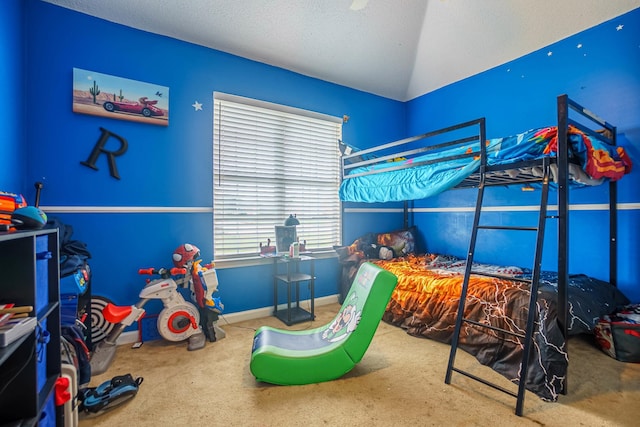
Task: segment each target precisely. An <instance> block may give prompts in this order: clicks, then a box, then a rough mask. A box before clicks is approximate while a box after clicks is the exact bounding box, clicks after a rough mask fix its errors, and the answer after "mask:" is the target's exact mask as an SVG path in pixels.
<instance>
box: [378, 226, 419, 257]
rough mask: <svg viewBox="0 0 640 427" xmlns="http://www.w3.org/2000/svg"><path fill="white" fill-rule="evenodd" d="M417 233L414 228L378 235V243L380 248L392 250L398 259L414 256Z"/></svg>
mask: <svg viewBox="0 0 640 427" xmlns="http://www.w3.org/2000/svg"><path fill="white" fill-rule="evenodd" d="M416 231H417V230H416V227H415V226H413V227H410V228H407V229H406V230H396V231H392V232H390V233H380V234H378V238H377V243H378V245H380V246H386V247H389V248H391V249H392V250H393V252H394V254H395V256H397V257H400V256H405V255H408V254H412V253H414V252H415V250H416V239H415V233H416Z"/></svg>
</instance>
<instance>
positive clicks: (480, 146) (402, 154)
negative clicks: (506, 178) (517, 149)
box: [342, 118, 486, 179]
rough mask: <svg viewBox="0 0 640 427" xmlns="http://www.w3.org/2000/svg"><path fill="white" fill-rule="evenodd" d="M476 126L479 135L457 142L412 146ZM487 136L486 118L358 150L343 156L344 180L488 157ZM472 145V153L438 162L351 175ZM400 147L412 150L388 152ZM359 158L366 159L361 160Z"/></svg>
mask: <svg viewBox="0 0 640 427" xmlns="http://www.w3.org/2000/svg"><path fill="white" fill-rule="evenodd" d="M473 127H478V130H477V132H475V133H473V134H471V135H468V136H464V137H457V138H455V137H454V139H451V140H448V141H445V142H439V143H434V144H425V145H424V146H421V147H418V148H413V147H410V146H409V145H408V144H412V143H414V142H416V141H420V140H430V139H431V140H432V141H433V139H434V138H436V137H439V136H445V137H446V135H447V134H452V133H453V132H456V131H464V130H465V129H472V128H473ZM485 135H486V132H485V119H484V118H479V119H475V120H470V121H468V122H465V123H460V124H458V125H454V126H449V127H445V128H442V129H438V130H434V131H431V132H427V133H424V134H422V135H418V136H414V137H410V138H405V139H401V140H399V141H394V142H390V143H387V144H383V145H380V146H376V147H372V148H368V149H364V150H358V151H355V152H353V153H351V154H349V155H344V156H342V178H343V179H350V178H355V177H358V176H366V175H374V174H380V173H384V172H390V171H396V170H400V169H407V168H415V167H416V166H424V165H428V164H433V163H440V162H444V161H451V160H457V159H462V158H469V157H475V156H479V157H485V158H486V149H485V144H484V143H481V142H483V141H485V140H486V138H485ZM468 143H473V145H472V147H473V148H472V150H471V151H469V152H467V153H464V154H457V155H449V156H442V157H440V158H438V159H432V160H424V161H420V162H412V163H409V164H400V162H397V163H399V164H397V165H389V166H387V167H384V168H380V169H372V170H367V171H363V172H351V173H347V171H349V170H354V169H356V168H360V167H365V166H372V165H380V164H386V163H388V162H389V161H393V160H395V159H398V158H413V157H415V156H416V155H419V154H423V153H427V152H437V151H441V150H445V149H448V148H452V147H456V146H462V145H463V144H468ZM396 147H409V148H408V149H405V150H401V151H394V152H391V153H389V152H388V151H387V150H389V149H391V148H396ZM380 153H382V154H380ZM483 153H484V154H483ZM363 156H373V157H372V158H365V159H362V158H363ZM359 158H360V159H362V160H357V159H359Z"/></svg>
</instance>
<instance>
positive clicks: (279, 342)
mask: <svg viewBox="0 0 640 427" xmlns="http://www.w3.org/2000/svg"><path fill="white" fill-rule="evenodd" d="M397 280H398V279H397V278H396V276H395V275H393V274H392V273H390V272H388V271H387V270H384V269H382V268H380V267H378V266H377V265H374V264H371V263H368V262H367V263H364V264H362V265H361V266H360V269H359V270H358V273H357V274H356V277H355V279H354V281H353V284H352V285H351V290H350V291H349V293H348V294H347V297H346V298H345V301H344V304H342V307H341V308H340V312H339V313H338V315H337V316H336V317H335V318H334V319H333V321H332V322H330V323H329V324H327V325H324V326H321V327H319V328H315V329H310V330H307V331H288V330H283V329H276V328H271V327H269V326H262V327H260V328H259V329H258V330H257V331H256V333H255V334H254V337H253V348H252V350H251V363H250V369H251V373H252V374H253V375H254V376H255V377H256V379H257V380H258V381H262V382H267V383H271V384H280V385H294V384H312V383H319V382H323V381H331V380H334V379H336V378H339V377H341V376H342V375H344V374H346V373H347V372H349V371H350V370H351V369H353V367H354V366H355V365H356V363H358V362H360V360H361V359H362V357H363V356H364V353H365V352H366V351H367V348H368V347H369V344H370V343H371V340H372V339H373V334H374V333H375V331H376V329H377V327H378V324H379V323H380V320H381V319H382V315H383V314H384V310H385V308H386V306H387V304H388V303H389V299H390V298H391V293H392V292H393V290H394V289H395V286H396V282H397Z"/></svg>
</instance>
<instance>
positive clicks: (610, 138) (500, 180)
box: [342, 94, 617, 416]
mask: <svg viewBox="0 0 640 427" xmlns="http://www.w3.org/2000/svg"><path fill="white" fill-rule="evenodd" d="M572 113H576V114H577V118H579V119H581V121H578V120H576V119H574V118H573V117H575V115H574V114H572ZM585 122H587V123H589V124H590V125H591V127H593V125H596V126H598V127H601V129H599V130H597V131H596V130H593V129H591V127H589V126H586V125H585V124H584V123H585ZM570 125H571V126H574V127H575V128H577V129H579V130H580V131H582V132H584V133H585V134H587V135H589V136H591V137H594V138H598V139H600V140H602V141H604V142H606V143H608V144H611V145H613V146H615V145H616V127H615V126H613V125H611V124H609V123H607V122H606V121H605V120H603V119H601V118H600V117H598V116H597V115H595V114H594V113H592V112H591V111H590V110H588V109H586V108H584V107H582V106H581V105H580V104H578V103H576V102H575V101H573V100H571V99H570V98H569V97H568V95H566V94H565V95H560V96H558V97H557V127H558V142H557V156H556V157H546V158H543V159H536V160H527V161H520V162H515V163H510V164H503V165H490V164H488V162H487V153H486V147H485V144H484V143H480V142H482V141H486V130H485V119H484V118H481V119H476V120H472V121H469V122H465V123H461V124H458V125H455V126H450V127H447V128H444V129H440V130H437V131H433V132H428V133H425V134H422V135H418V136H415V137H411V138H406V139H403V140H400V141H395V142H391V143H388V144H384V145H380V146H377V147H373V148H370V149H366V150H361V151H357V152H355V153H353V154H350V155H345V156H343V157H342V178H343V180H344V179H351V178H354V177H357V176H364V175H370V174H376V173H381V172H388V171H394V170H400V169H406V168H414V167H418V166H422V165H427V164H430V163H436V162H441V161H450V160H455V159H461V158H469V157H477V156H479V157H480V167H479V170H478V171H477V172H475V173H473V174H471V175H470V176H468V177H467V178H465V179H464V180H463V181H462V182H461V183H459V184H458V185H456V186H455V187H453V188H478V189H479V197H478V203H477V205H476V220H475V221H474V230H473V233H472V241H471V244H470V249H469V254H468V255H470V257H469V258H468V262H467V271H466V272H465V280H464V284H463V288H465V290H464V291H463V296H462V297H461V303H460V309H459V314H458V319H457V321H456V332H455V334H454V338H453V341H452V349H451V355H450V360H449V366H448V368H447V374H446V378H445V383H447V384H449V383H450V380H451V373H452V371H456V372H459V373H462V374H464V375H467V376H469V377H471V378H472V379H475V380H478V381H480V382H482V383H484V384H486V385H489V386H491V387H493V388H496V389H498V390H500V391H503V392H505V393H507V394H510V395H512V396H514V397H516V398H517V404H516V414H517V415H519V416H521V415H522V410H523V402H524V385H522V386H521V387H519V391H518V393H517V394H515V393H513V392H511V391H509V390H506V389H504V388H502V387H500V386H497V385H494V384H492V383H490V382H488V381H485V380H483V379H481V378H477V377H474V376H472V375H468V374H467V373H465V372H461V370H458V369H456V368H455V367H454V359H455V351H456V347H457V341H458V336H459V333H460V324H459V323H461V322H462V321H467V319H464V318H462V315H463V311H464V297H465V295H466V285H467V284H468V276H470V275H471V274H476V273H475V272H472V271H471V262H469V261H472V260H473V251H474V250H475V244H476V242H475V233H476V231H477V228H496V229H505V227H483V226H480V225H478V218H479V216H480V211H481V209H482V206H481V204H482V196H481V192H482V191H483V188H484V187H485V186H486V187H489V186H506V185H514V184H526V183H532V182H541V181H542V182H543V197H542V199H541V210H540V219H539V225H538V227H517V228H518V229H525V228H528V229H531V230H534V231H537V232H538V235H539V238H538V239H537V244H536V258H535V260H534V269H532V270H533V271H534V275H533V281H534V282H536V283H535V287H534V284H533V283H532V290H533V289H537V280H538V278H539V271H540V265H539V264H540V260H541V253H542V238H541V237H540V233H542V235H544V222H545V220H546V219H547V218H552V219H557V220H558V226H557V227H558V235H557V251H558V265H557V273H558V297H557V298H558V301H557V302H558V321H559V322H560V328H561V331H562V333H563V336H564V338H565V342H566V340H567V338H568V314H569V312H568V310H569V305H568V284H569V268H568V267H569V266H568V263H569V244H568V243H569V242H568V229H569V164H570V162H571V158H570V156H569V149H570V147H569V143H568V130H569V126H570ZM469 129H477V132H475V133H473V134H472V135H471V136H464V137H460V138H457V139H454V140H451V141H447V142H444V143H436V144H433V145H427V146H421V147H418V148H414V147H415V144H414V143H415V142H417V141H421V140H429V139H430V138H437V137H439V136H442V135H447V134H450V133H455V132H458V131H462V132H466V131H468V130H469ZM473 142H477V143H478V144H477V146H478V148H477V149H475V148H474V149H473V150H471V151H469V152H466V153H464V154H459V155H455V156H444V157H441V158H439V159H437V160H428V161H422V162H415V163H411V164H398V165H394V166H388V167H385V168H384V169H383V170H370V171H364V172H358V173H352V174H347V171H348V170H351V169H355V168H358V167H362V166H370V165H376V164H382V163H385V162H392V161H394V160H396V159H398V158H403V157H404V158H410V157H413V156H416V155H418V154H422V153H426V152H434V153H437V151H438V150H445V149H448V148H451V147H456V146H460V145H463V144H468V143H473ZM396 147H408V148H407V149H404V151H400V152H395V149H396ZM391 149H394V151H393V152H392V151H391ZM378 153H382V154H378ZM371 156H375V157H371ZM552 164H555V165H556V166H557V170H558V172H557V182H556V184H557V215H553V216H548V215H547V197H546V191H547V189H548V179H549V168H550V166H551V165H552ZM541 165H542V166H543V170H544V171H545V173H544V176H543V177H541V176H540V175H536V174H533V173H531V172H527V171H530V170H531V167H533V166H541ZM513 169H519V173H518V175H517V177H515V178H514V177H512V176H509V175H508V174H507V173H505V172H506V171H508V170H513ZM545 180H546V182H545ZM404 222H405V226H407V225H408V224H407V222H408V202H407V201H405V202H404ZM609 224H610V226H609V282H610V283H611V284H612V285H613V286H616V285H617V183H616V181H609ZM538 246H539V247H538ZM536 270H537V272H536ZM533 303H535V294H534V293H533V292H532V304H531V305H530V307H533ZM530 312H531V310H530ZM469 322H470V323H474V322H473V321H469ZM527 323H528V324H530V325H528V328H527V331H528V332H527V334H526V335H527V336H523V337H522V338H525V349H526V351H527V352H528V348H529V345H528V344H530V342H531V335H532V329H533V328H532V324H533V316H531V317H530V319H529V320H528V322H527ZM523 353H524V352H523ZM527 362H528V355H524V356H523V363H524V364H525V365H526V363H527ZM526 371H527V368H526V367H525V368H524V370H522V371H521V373H524V374H525V376H526ZM520 378H522V375H521V376H520ZM522 383H524V381H522ZM562 393H563V394H566V393H567V383H566V382H565V383H564V387H563V389H562Z"/></svg>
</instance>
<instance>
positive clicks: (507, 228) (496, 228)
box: [477, 225, 538, 231]
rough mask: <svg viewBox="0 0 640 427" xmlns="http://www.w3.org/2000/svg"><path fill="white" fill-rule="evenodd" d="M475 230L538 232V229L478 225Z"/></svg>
mask: <svg viewBox="0 0 640 427" xmlns="http://www.w3.org/2000/svg"><path fill="white" fill-rule="evenodd" d="M477 228H482V229H484V230H518V231H538V227H515V226H509V225H478V227H477Z"/></svg>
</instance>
